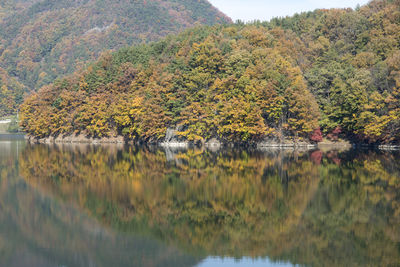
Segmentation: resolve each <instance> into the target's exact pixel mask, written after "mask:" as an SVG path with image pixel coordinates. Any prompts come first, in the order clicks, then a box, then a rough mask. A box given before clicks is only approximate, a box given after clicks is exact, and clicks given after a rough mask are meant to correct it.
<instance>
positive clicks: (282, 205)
mask: <svg viewBox="0 0 400 267" xmlns="http://www.w3.org/2000/svg"><path fill="white" fill-rule="evenodd" d="M398 159H399V153H398V152H380V151H356V150H350V151H342V152H340V151H319V150H315V151H306V152H295V151H278V150H275V151H271V150H270V151H244V150H241V151H239V150H220V151H214V152H211V151H207V150H198V149H189V150H178V151H173V150H167V151H165V150H163V149H159V148H137V147H129V146H128V147H124V146H117V145H110V146H87V145H52V146H50V145H29V144H26V143H25V142H24V141H23V140H15V138H9V137H4V136H3V137H0V265H1V266H398V264H399V262H400V191H399V189H400V178H399V177H400V164H399V163H398Z"/></svg>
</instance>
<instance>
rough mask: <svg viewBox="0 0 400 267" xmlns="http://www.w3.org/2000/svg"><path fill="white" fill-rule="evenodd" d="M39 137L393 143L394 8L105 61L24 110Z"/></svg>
mask: <svg viewBox="0 0 400 267" xmlns="http://www.w3.org/2000/svg"><path fill="white" fill-rule="evenodd" d="M21 126H22V128H23V129H24V130H25V131H26V132H27V133H28V134H29V135H32V136H35V137H37V138H42V137H48V136H65V135H73V134H83V135H86V136H92V137H98V138H101V137H106V136H124V137H125V138H126V140H135V141H143V142H148V143H153V142H159V141H160V140H163V138H164V137H165V134H166V131H167V129H170V128H172V129H176V131H177V134H178V136H179V138H181V139H182V140H187V141H191V142H193V143H203V142H205V141H207V140H209V139H211V138H217V139H219V140H221V141H222V142H225V143H226V142H234V143H240V144H242V143H246V144H249V143H255V142H259V141H261V140H269V139H277V140H284V139H293V140H296V141H301V140H304V141H311V142H319V141H321V140H322V138H323V137H326V138H328V139H331V140H337V139H338V138H346V139H348V140H352V141H353V142H358V143H367V144H381V143H386V144H389V143H390V144H393V143H399V141H400V1H399V0H374V1H371V2H370V3H369V4H367V5H365V6H362V7H358V8H357V9H356V10H352V9H330V10H316V11H314V12H306V13H302V14H297V15H294V16H292V17H286V18H276V19H272V20H271V21H269V22H259V21H255V22H253V23H248V24H245V23H241V22H237V23H236V24H223V25H214V26H197V27H195V28H192V29H189V30H186V31H185V32H183V33H181V34H179V35H171V36H168V37H166V38H164V39H163V40H161V41H158V42H153V43H150V44H142V45H137V46H133V47H128V48H123V49H120V50H118V51H116V52H113V53H110V52H105V53H103V54H102V56H101V57H100V59H99V60H98V61H97V62H95V63H93V64H91V65H90V66H89V67H88V68H86V69H85V70H82V71H77V72H76V73H74V74H73V75H70V76H68V77H66V78H62V79H58V80H56V81H55V82H54V83H52V84H50V85H47V86H44V87H42V88H41V89H40V90H39V91H38V92H37V93H34V94H32V95H31V96H29V97H28V98H26V99H25V102H24V103H23V105H22V106H21Z"/></svg>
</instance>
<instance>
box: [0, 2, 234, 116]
mask: <svg viewBox="0 0 400 267" xmlns="http://www.w3.org/2000/svg"><path fill="white" fill-rule="evenodd" d="M227 22H230V19H229V18H228V17H226V16H225V15H223V14H222V13H220V12H219V11H218V10H217V9H215V8H214V7H213V6H212V5H211V4H210V3H209V2H208V1H206V0H199V1H192V0H168V1H165V0H162V1H160V0H134V1H126V0H67V1H66V0H51V1H50V0H5V1H4V0H2V1H0V68H3V69H4V70H6V71H7V73H8V75H9V77H10V79H17V80H18V81H19V82H20V83H21V84H22V85H24V90H22V92H21V90H19V87H13V86H11V87H10V90H11V91H12V92H13V93H14V94H16V95H17V96H18V97H17V99H12V101H13V102H11V99H8V100H9V103H7V104H3V103H0V116H1V115H2V114H3V113H6V114H7V115H9V114H12V113H15V111H16V109H15V108H14V107H10V106H15V105H16V104H21V102H22V100H20V99H22V95H23V93H24V92H25V91H32V90H36V89H39V88H40V87H42V86H43V85H46V84H49V83H51V82H53V81H54V80H55V79H56V78H57V77H60V76H64V75H65V74H71V73H72V72H74V71H75V70H77V69H81V68H84V67H85V66H86V64H87V63H88V62H91V61H93V60H95V59H97V58H98V56H99V54H100V52H101V51H104V50H106V49H112V50H114V49H118V48H121V47H125V46H130V45H133V44H139V43H144V42H148V41H156V40H159V39H160V38H161V37H164V36H166V35H168V34H172V33H178V32H181V31H182V30H184V29H185V28H188V27H193V26H195V25H199V24H208V25H212V24H215V23H227Z"/></svg>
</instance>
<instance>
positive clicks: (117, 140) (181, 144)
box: [20, 134, 400, 151]
mask: <svg viewBox="0 0 400 267" xmlns="http://www.w3.org/2000/svg"><path fill="white" fill-rule="evenodd" d="M20 135H21V134H20ZM24 139H25V140H26V141H27V142H29V143H31V144H87V145H100V144H119V145H151V146H160V147H163V148H168V149H186V148H191V147H205V148H208V149H210V150H219V149H221V148H226V147H229V148H233V147H252V148H256V149H258V150H270V149H278V150H290V149H293V150H298V149H300V150H313V149H320V150H324V149H328V150H331V149H351V148H360V149H379V150H382V151H396V150H400V145H394V144H393V145H389V144H380V145H368V144H355V143H350V142H349V141H338V142H331V141H329V142H326V141H325V142H320V143H317V144H312V143H307V142H297V143H296V142H292V141H288V140H286V141H285V142H282V143H279V142H274V141H263V142H258V143H252V144H236V143H222V142H220V141H219V140H217V139H216V138H212V139H210V140H209V141H207V142H204V143H202V144H201V145H196V144H194V143H192V142H188V141H177V140H171V141H169V142H166V141H162V142H148V143H146V142H134V141H132V140H126V139H125V138H124V137H123V136H117V137H103V138H93V137H87V136H85V135H76V136H65V137H46V138H35V137H33V136H29V135H25V136H24Z"/></svg>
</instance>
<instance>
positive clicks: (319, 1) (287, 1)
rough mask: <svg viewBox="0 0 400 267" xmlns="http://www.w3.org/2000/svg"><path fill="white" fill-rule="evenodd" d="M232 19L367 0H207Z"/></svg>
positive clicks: (263, 17)
mask: <svg viewBox="0 0 400 267" xmlns="http://www.w3.org/2000/svg"><path fill="white" fill-rule="evenodd" d="M209 1H210V2H211V3H212V4H213V5H214V6H216V7H217V8H218V9H219V10H220V11H222V12H224V13H225V14H226V15H228V16H229V17H231V18H232V19H233V21H236V20H238V19H240V20H243V21H252V20H256V19H259V20H261V21H264V20H270V19H271V18H273V17H285V16H291V15H293V14H295V13H300V12H302V11H312V10H314V9H317V8H344V7H351V8H355V7H356V6H357V4H360V5H364V4H367V3H368V2H369V1H368V0H209Z"/></svg>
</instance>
